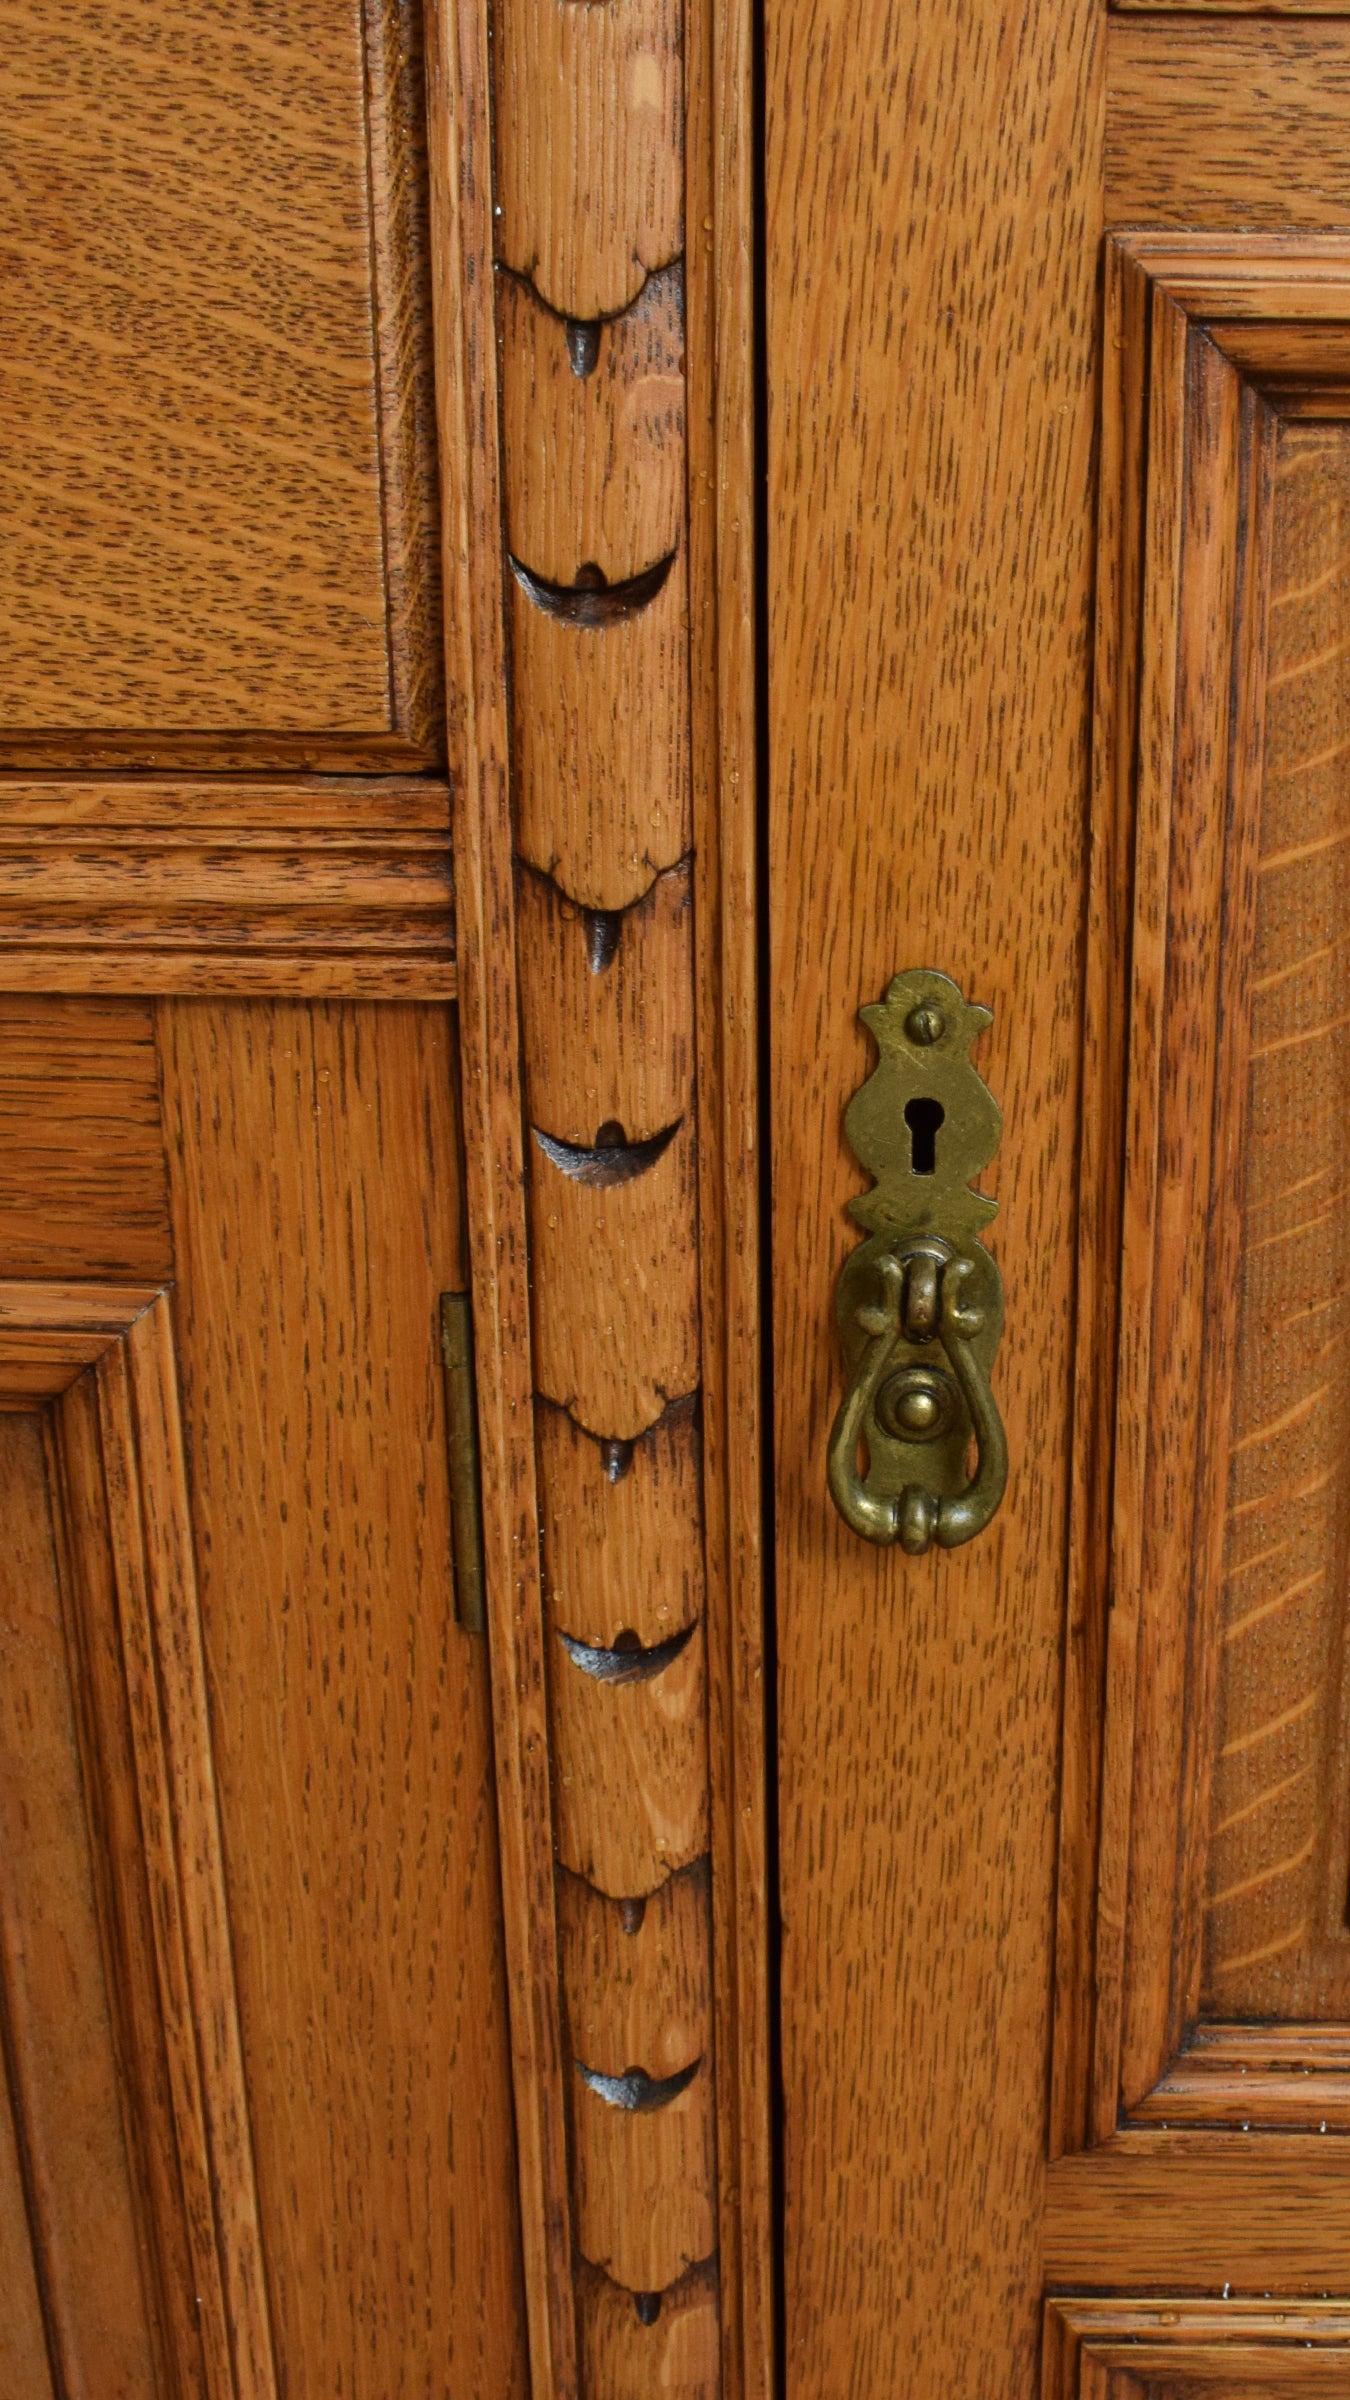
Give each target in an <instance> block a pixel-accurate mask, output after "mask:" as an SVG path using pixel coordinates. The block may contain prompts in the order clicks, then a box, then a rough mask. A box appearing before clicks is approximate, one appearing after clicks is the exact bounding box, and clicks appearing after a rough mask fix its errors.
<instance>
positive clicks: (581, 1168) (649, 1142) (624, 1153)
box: [530, 1117, 684, 1191]
mask: <svg viewBox="0 0 1350 2400" xmlns="http://www.w3.org/2000/svg"><path fill="white" fill-rule="evenodd" d="M683 1123H684V1119H683V1117H677V1118H676V1119H675V1122H674V1124H673V1125H666V1126H663V1127H662V1130H661V1131H660V1133H651V1134H648V1135H647V1138H646V1140H645V1141H641V1142H630V1141H627V1140H625V1139H624V1138H623V1127H622V1126H621V1125H619V1124H618V1123H617V1121H616V1120H615V1119H614V1118H612V1117H611V1118H610V1119H609V1121H608V1122H607V1123H606V1124H604V1125H602V1126H601V1127H600V1129H599V1132H598V1133H597V1134H596V1137H595V1143H594V1146H593V1147H592V1148H588V1149H584V1148H583V1147H582V1146H581V1145H580V1143H577V1142H564V1141H560V1140H559V1138H558V1136H557V1135H556V1134H553V1133H543V1132H541V1131H540V1128H539V1127H538V1126H537V1125H534V1126H532V1127H531V1129H530V1130H531V1132H532V1133H533V1135H534V1138H535V1140H536V1141H537V1143H538V1144H539V1147H540V1149H541V1150H542V1151H543V1153H544V1156H545V1158H546V1159H547V1160H548V1161H549V1163H550V1165H552V1166H555V1167H558V1168H560V1169H561V1171H562V1173H563V1174H564V1175H570V1176H571V1179H572V1181H573V1183H589V1184H593V1185H594V1186H595V1187H596V1189H597V1190H599V1191H608V1190H609V1188H610V1186H611V1185H613V1184H616V1183H631V1182H632V1180H633V1178H634V1176H635V1175H645V1174H646V1172H647V1169H648V1167H654V1166H655V1165H656V1162H657V1160H658V1158H660V1156H661V1154H662V1152H663V1151H665V1150H668V1149H669V1148H670V1145H671V1143H672V1142H673V1141H674V1139H675V1136H676V1134H677V1133H678V1132H679V1130H680V1127H681V1126H682V1125H683ZM616 1137H617V1138H616Z"/></svg>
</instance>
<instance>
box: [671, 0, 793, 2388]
mask: <svg viewBox="0 0 1350 2400" xmlns="http://www.w3.org/2000/svg"><path fill="white" fill-rule="evenodd" d="M758 32H759V21H758V19H757V18H756V16H755V13H754V11H753V9H752V7H751V6H750V5H749V0H688V8H687V15H686V27H685V84H686V93H687V101H688V123H687V142H686V158H687V172H688V203H687V206H688V217H689V223H690V225H691V227H692V228H693V240H692V241H691V243H690V244H689V248H688V252H687V256H686V260H685V290H686V296H687V306H688V328H687V335H688V338H687V344H686V370H685V371H686V379H687V385H688V442H689V469H690V473H689V494H690V500H689V589H690V595H691V607H690V667H691V681H692V723H693V743H692V754H691V765H692V784H693V827H694V846H695V856H694V886H695V911H694V915H695V923H694V936H695V960H696V969H695V990H696V994H697V1001H698V1017H697V1043H698V1072H699V1269H700V1277H701V1294H700V1314H701V1321H702V1337H703V1362H702V1365H703V1383H702V1395H701V1412H702V1428H703V1499H704V1510H703V1536H704V1546H705V1556H706V1560H707V1571H708V1579H709V1585H710V1588H711V1590H712V1593H713V1595H714V1598H713V1605H712V1607H711V1610H710V1613H709V1620H708V1679H709V1683H708V1699H709V1757H710V1767H711V1790H712V1872H713V1937H714V1973H713V2006H714V2014H715V2021H716V2049H715V2059H714V2066H715V2073H716V2097H717V2158H718V2242H719V2262H720V2286H721V2300H720V2306H719V2322H720V2334H721V2370H722V2377H723V2388H724V2390H725V2392H726V2394H727V2400H768V2394H769V2393H770V2392H771V2391H773V2390H775V2389H777V2388H778V2387H777V2385H776V2382H775V2374H776V2367H775V2356H774V2351H775V2342H776V2338H777V2329H776V2326H775V2314H776V2300H775V2271H776V2270H775V2257H776V2249H777V2242H778V2218H777V2212H776V2205H775V2200H774V2195H773V2193H772V2190H771V2157H772V2141H771V2134H770V2114H771V2099H770V2085H771V2075H772V2073H773V2072H774V2070H773V2066H772V2059H773V2055H774V2052H773V2044H772V2041H771V2038H770V2023H769V1964H768V1961H769V1918H770V1903H769V1869H768V1828H767V1813H768V1766H767V1757H766V1751H767V1734H766V1723H765V1718H766V1699H767V1683H768V1680H769V1679H768V1676H767V1674H766V1665H765V1638H766V1635H765V1615H766V1595H765V1576H764V1544H765V1541H766V1539H767V1528H766V1526H765V1524H764V1486H763V1446H764V1435H763V1416H764V1409H765V1396H764V1389H763V1382H762V1370H763V1351H762V1345H761V1318H760V1311H761V1252H760V1234H761V1226H760V1209H759V1191H760V1173H761V1155H762V1134H761V1113H760V1097H761V1095H760V1088H759V1059H760V1020H759V1005H760V995H759V991H758V942H759V932H760V907H759V884H758V860H759V838H760V828H759V812H758V779H757V766H756V760H757V754H758V752H757V745H758V741H759V725H758V699H757V687H756V630H755V617H756V605H757V603H756V592H757V588H758V587H757V565H756V558H755V531H756V523H757V512H758V495H759V492H760V480H759V478H760V474H761V472H762V468H763V461H762V460H761V459H758V458H757V455H756V454H757V436H756V416H755V408H756V398H755V395H756V389H757V385H756V381H755V377H756V375H757V373H758V372H761V371H762V362H761V361H759V360H757V359H756V357H755V349H756V343H757V335H756V332H755V326H756V321H757V319H756V311H757V306H758V302H757V294H756V269H755V264H754V230H755V224H756V218H757V208H758V202H757V198H756V182H757V176H758V158H759V153H760V146H761V135H760V133H759V131H758V130H757V125H758V120H757V116H756V96H755V95H756V88H757V87H756V77H757V72H758V69H757V64H756V57H757V43H758Z"/></svg>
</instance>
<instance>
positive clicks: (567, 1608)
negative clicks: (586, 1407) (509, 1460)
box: [535, 1397, 705, 1649]
mask: <svg viewBox="0 0 1350 2400" xmlns="http://www.w3.org/2000/svg"><path fill="white" fill-rule="evenodd" d="M535 1421H536V1428H537V1439H538V1444H539V1476H540V1486H541V1490H542V1492H543V1525H542V1533H543V1543H544V1577H545V1588H546V1593H547V1605H548V1612H549V1620H550V1623H551V1624H552V1626H553V1628H554V1630H555V1631H561V1632H563V1633H570V1634H571V1635H572V1636H573V1638H574V1640H576V1641H580V1642H589V1643H591V1644H592V1645H594V1646H595V1647H596V1648H598V1649H612V1648H613V1646H614V1644H615V1642H616V1641H617V1640H618V1637H619V1635H620V1634H621V1633H635V1634H636V1635H637V1637H638V1640H639V1641H640V1642H641V1644H642V1646H643V1648H644V1649H652V1648H653V1647H654V1646H655V1645H656V1644H657V1643H658V1642H665V1641H669V1639H670V1638H671V1636H672V1634H676V1633H678V1632H680V1631H681V1629H682V1628H683V1627H684V1626H686V1625H693V1624H695V1623H696V1622H697V1621H698V1619H699V1618H700V1617H701V1616H702V1614H703V1609H704V1589H705V1586H704V1568H703V1546H702V1544H701V1542H700V1540H699V1524H698V1507H699V1450H700V1443H699V1429H698V1426H697V1423H696V1421H695V1402H694V1400H693V1399H692V1397H691V1398H689V1399H687V1400H682V1401H677V1402H676V1403H675V1404H674V1406H673V1407H670V1408H668V1409H665V1410H663V1412H662V1414H661V1415H660V1416H659V1417H658V1418H657V1420H656V1423H655V1425H653V1426H652V1427H651V1429H650V1430H649V1431H648V1432H646V1433H644V1434H642V1435H640V1436H639V1438H638V1440H637V1441H636V1442H635V1443H634V1444H633V1448H632V1452H631V1455H630V1457H629V1459H628V1463H627V1465H626V1466H625V1468H624V1471H623V1473H622V1474H620V1475H619V1477H618V1478H617V1480H613V1479H611V1477H610V1475H609V1474H608V1472H607V1471H606V1466H605V1460H604V1455H603V1453H602V1451H601V1448H600V1444H599V1443H598V1442H597V1441H596V1440H595V1438H594V1436H593V1435H591V1434H589V1433H585V1432H583V1430H582V1429H581V1427H580V1426H578V1425H577V1424H576V1423H575V1422H574V1421H573V1419H572V1418H571V1417H569V1416H568V1414H567V1412H566V1410H565V1409H561V1408H556V1407H553V1406H551V1405H550V1404H549V1403H548V1402H546V1401H545V1402H540V1403H539V1406H538V1411H537V1415H536V1420H535ZM616 1463H618V1462H616Z"/></svg>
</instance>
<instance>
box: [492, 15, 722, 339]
mask: <svg viewBox="0 0 1350 2400" xmlns="http://www.w3.org/2000/svg"><path fill="white" fill-rule="evenodd" d="M682 17H683V11H682V8H681V4H680V0H614V5H612V6H605V7H603V8H575V7H572V6H571V5H570V4H569V0H498V6H497V8H496V10H495V12H494V17H493V26H494V36H495V88H494V98H495V102H496V155H497V185H496V189H497V205H498V207H499V209H500V211H501V215H500V218H499V221H498V224H497V256H498V258H499V259H500V260H501V261H502V264H503V265H504V266H508V267H511V268H514V270H515V271H516V273H517V274H520V275H524V276H527V277H528V278H529V279H530V280H531V281H532V282H533V284H534V287H535V289H536V291H537V292H538V293H539V296H540V298H541V299H542V300H545V301H547V303H548V305H549V307H550V308H551V309H554V310H556V312H557V313H558V315H559V316H564V317H571V318H572V319H574V320H580V321H582V322H589V321H591V320H592V319H594V318H596V317H615V316H618V315H619V313H620V311H621V310H623V309H626V308H628V307H629V306H630V305H631V303H632V302H633V301H634V300H636V298H637V296H638V294H639V292H640V291H641V289H642V286H643V283H644V281H645V279H646V277H647V276H648V275H651V274H654V273H655V272H656V271H657V270H658V269H659V268H661V267H666V266H669V265H670V263H671V261H672V260H673V259H675V258H678V256H679V255H680V252H681V251H682V249H683V247H684V140H685V127H684V78H683V72H682V55H681V54H682V43H681V34H682V31H683V23H682ZM560 95H563V96H565V97H563V99H562V102H561V105H560Z"/></svg>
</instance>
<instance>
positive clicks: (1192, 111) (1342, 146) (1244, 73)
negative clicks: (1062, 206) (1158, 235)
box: [1106, 0, 1350, 233]
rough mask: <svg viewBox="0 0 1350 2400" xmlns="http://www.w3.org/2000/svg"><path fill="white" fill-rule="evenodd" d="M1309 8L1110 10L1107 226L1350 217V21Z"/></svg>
mask: <svg viewBox="0 0 1350 2400" xmlns="http://www.w3.org/2000/svg"><path fill="white" fill-rule="evenodd" d="M1149 5H1150V6H1151V5H1152V0H1149ZM1187 5H1188V6H1189V0H1187ZM1201 5H1202V6H1203V5H1204V0H1201ZM1288 13H1290V14H1294V13H1301V12H1294V11H1290V12H1288ZM1311 13H1313V14H1315V15H1316V16H1318V17H1319V18H1320V19H1321V20H1322V22H1320V23H1318V24H1297V23H1288V22H1286V23H1281V22H1280V21H1279V20H1280V17H1281V16H1282V15H1283V14H1285V12H1284V11H1283V10H1281V9H1278V8H1267V7H1266V6H1265V5H1264V0H1262V6H1261V9H1260V13H1259V14H1257V15H1252V16H1246V17H1244V16H1243V14H1242V13H1241V0H1238V7H1237V8H1235V9H1234V10H1232V11H1231V12H1230V11H1229V9H1228V7H1227V5H1226V0H1225V6H1224V7H1223V8H1222V9H1219V8H1215V9H1214V13H1213V17H1212V18H1211V21H1210V22H1209V23H1205V22H1204V21H1203V19H1200V20H1197V19H1196V18H1195V17H1193V16H1192V17H1190V18H1189V20H1188V18H1187V16H1184V15H1181V16H1177V17H1175V18H1173V19H1171V20H1170V21H1169V19H1168V18H1167V17H1166V16H1163V17H1162V18H1161V19H1157V18H1155V19H1154V20H1153V22H1151V23H1149V22H1145V20H1144V19H1143V17H1142V16H1138V17H1136V16H1121V17H1111V18H1110V19H1108V22H1107V28H1106V221H1107V223H1108V225H1118V226H1122V227H1124V226H1130V225H1138V226H1163V225H1175V226H1178V227H1198V226H1212V227H1213V228H1214V229H1215V230H1216V231H1219V232H1225V233H1226V232H1228V231H1230V230H1231V229H1232V228H1233V227H1235V226H1243V227H1246V226H1268V227H1270V228H1272V229H1275V228H1282V227H1290V228H1294V227H1305V228H1308V229H1313V228H1321V227H1323V226H1333V225H1344V224H1346V223H1350V26H1345V25H1342V24H1339V23H1337V22H1336V19H1337V17H1338V16H1340V15H1341V14H1342V11H1340V10H1339V9H1337V8H1334V7H1333V8H1324V7H1323V6H1322V5H1321V0H1317V6H1316V7H1315V9H1313V10H1312V11H1311Z"/></svg>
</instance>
